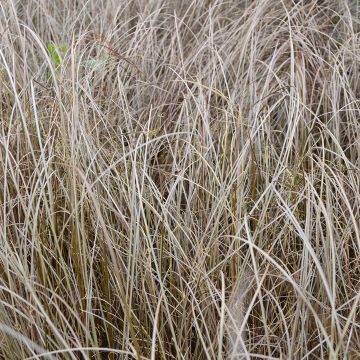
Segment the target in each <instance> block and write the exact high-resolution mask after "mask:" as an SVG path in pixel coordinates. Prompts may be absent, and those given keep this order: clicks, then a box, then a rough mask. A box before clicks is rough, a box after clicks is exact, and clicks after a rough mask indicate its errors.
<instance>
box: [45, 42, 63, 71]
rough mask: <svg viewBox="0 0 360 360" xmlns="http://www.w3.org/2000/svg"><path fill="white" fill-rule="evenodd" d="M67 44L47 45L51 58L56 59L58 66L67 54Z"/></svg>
mask: <svg viewBox="0 0 360 360" xmlns="http://www.w3.org/2000/svg"><path fill="white" fill-rule="evenodd" d="M67 48H68V47H67V45H66V44H58V45H57V44H53V43H50V44H48V45H47V49H48V52H49V54H50V57H51V59H52V60H53V61H54V63H55V64H56V66H60V64H61V59H62V56H64V55H65V53H66V51H67Z"/></svg>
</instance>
